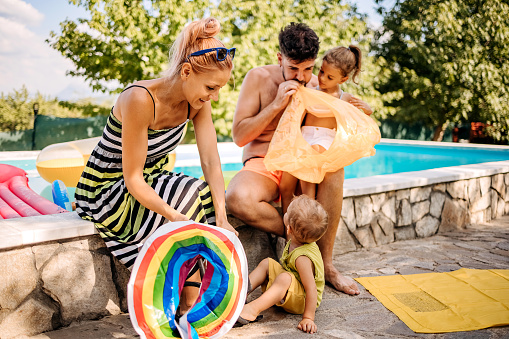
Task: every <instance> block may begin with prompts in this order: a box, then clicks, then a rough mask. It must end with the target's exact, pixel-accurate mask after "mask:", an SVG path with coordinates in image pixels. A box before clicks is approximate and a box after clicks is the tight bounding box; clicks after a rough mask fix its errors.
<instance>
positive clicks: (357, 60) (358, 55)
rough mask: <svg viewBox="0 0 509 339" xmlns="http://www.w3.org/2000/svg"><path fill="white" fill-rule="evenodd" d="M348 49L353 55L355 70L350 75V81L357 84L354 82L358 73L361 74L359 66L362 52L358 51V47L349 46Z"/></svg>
mask: <svg viewBox="0 0 509 339" xmlns="http://www.w3.org/2000/svg"><path fill="white" fill-rule="evenodd" d="M348 49H349V50H350V52H352V53H353V55H354V56H355V68H354V69H353V74H352V75H351V79H352V81H353V82H354V83H355V84H358V82H357V81H356V79H357V77H358V76H359V74H360V72H361V65H362V52H361V50H360V49H359V47H357V46H354V45H350V46H348Z"/></svg>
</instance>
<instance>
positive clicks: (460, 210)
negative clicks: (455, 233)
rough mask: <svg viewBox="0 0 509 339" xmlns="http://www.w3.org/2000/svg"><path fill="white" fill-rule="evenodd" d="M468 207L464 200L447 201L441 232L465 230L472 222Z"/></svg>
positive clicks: (443, 211) (447, 199)
mask: <svg viewBox="0 0 509 339" xmlns="http://www.w3.org/2000/svg"><path fill="white" fill-rule="evenodd" d="M466 205H467V203H466V201H464V200H452V199H449V198H446V199H445V204H444V209H443V210H442V220H441V223H440V232H447V231H452V230H458V229H463V228H465V227H466V226H467V224H468V223H469V222H470V220H469V213H468V210H467V207H466Z"/></svg>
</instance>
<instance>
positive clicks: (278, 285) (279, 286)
mask: <svg viewBox="0 0 509 339" xmlns="http://www.w3.org/2000/svg"><path fill="white" fill-rule="evenodd" d="M291 283H292V276H291V275H290V273H288V272H284V273H281V274H280V275H278V276H277V277H276V279H275V280H274V283H272V285H271V286H270V287H269V288H268V289H267V290H266V291H265V293H263V294H262V295H261V296H260V297H259V298H258V299H255V300H253V301H251V302H250V303H249V304H246V305H244V308H243V309H242V312H240V316H241V317H242V318H244V319H246V320H249V321H253V320H255V319H256V317H257V316H258V314H260V313H261V312H262V311H265V310H266V309H268V308H269V307H271V306H274V305H276V304H277V303H278V302H279V301H280V300H282V299H283V298H284V297H285V296H286V292H288V288H290V284H291Z"/></svg>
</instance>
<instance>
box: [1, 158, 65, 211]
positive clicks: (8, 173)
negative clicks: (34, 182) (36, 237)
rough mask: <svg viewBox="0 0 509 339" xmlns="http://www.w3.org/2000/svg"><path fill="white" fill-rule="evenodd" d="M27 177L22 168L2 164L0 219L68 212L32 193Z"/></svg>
mask: <svg viewBox="0 0 509 339" xmlns="http://www.w3.org/2000/svg"><path fill="white" fill-rule="evenodd" d="M26 175H27V174H26V172H25V171H23V170H22V169H20V168H17V167H14V166H11V165H6V164H0V219H11V218H19V217H33V216H38V215H45V214H56V213H63V212H67V211H66V210H64V209H63V208H60V207H59V206H57V205H55V204H54V203H52V202H51V201H49V200H47V199H45V198H43V197H41V196H40V195H38V194H37V193H35V192H34V191H32V189H31V188H30V187H28V178H27V176H26Z"/></svg>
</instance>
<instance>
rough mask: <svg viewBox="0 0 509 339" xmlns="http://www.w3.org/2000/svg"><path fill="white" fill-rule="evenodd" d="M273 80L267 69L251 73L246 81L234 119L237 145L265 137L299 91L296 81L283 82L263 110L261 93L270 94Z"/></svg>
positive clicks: (234, 136)
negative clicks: (272, 122)
mask: <svg viewBox="0 0 509 339" xmlns="http://www.w3.org/2000/svg"><path fill="white" fill-rule="evenodd" d="M272 81H273V80H272V79H271V78H270V74H268V72H267V70H264V69H263V68H255V69H252V70H250V71H249V72H248V73H247V75H246V77H245V78H244V82H243V83H242V88H241V90H240V94H239V100H238V101H237V108H236V109H235V115H234V116H233V126H232V136H233V141H234V142H235V143H236V144H237V146H239V147H243V146H245V145H246V144H248V143H249V142H251V141H253V140H254V139H256V137H258V136H259V135H260V134H262V132H263V131H264V130H265V129H266V128H267V126H268V125H269V124H270V122H271V121H272V120H273V119H274V118H275V117H276V116H277V115H278V113H280V112H281V111H282V110H283V109H285V108H286V106H287V105H288V103H289V101H290V97H291V96H292V95H293V94H294V93H295V91H296V90H297V88H298V83H297V82H296V81H285V82H283V83H281V84H280V85H279V88H278V90H277V94H276V97H275V98H274V100H273V101H272V102H271V103H270V104H269V105H267V106H266V107H265V108H263V109H261V93H262V91H267V87H268V86H270V84H268V83H269V82H272ZM260 109H261V110H260Z"/></svg>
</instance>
